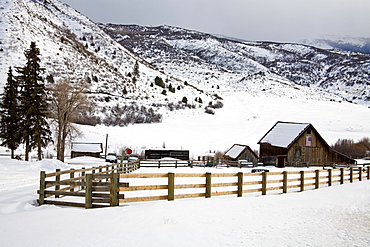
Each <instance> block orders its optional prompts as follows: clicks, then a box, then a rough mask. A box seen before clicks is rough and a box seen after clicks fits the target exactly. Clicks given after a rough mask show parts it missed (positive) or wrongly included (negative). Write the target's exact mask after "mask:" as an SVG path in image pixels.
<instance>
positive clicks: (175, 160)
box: [175, 160, 177, 168]
mask: <svg viewBox="0 0 370 247" xmlns="http://www.w3.org/2000/svg"><path fill="white" fill-rule="evenodd" d="M175 168H177V160H175Z"/></svg>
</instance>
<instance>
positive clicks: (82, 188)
mask: <svg viewBox="0 0 370 247" xmlns="http://www.w3.org/2000/svg"><path fill="white" fill-rule="evenodd" d="M85 174H86V172H85V167H82V174H81V176H82V179H81V182H82V183H83V182H85ZM84 189H85V186H84V185H83V184H82V185H81V190H84Z"/></svg>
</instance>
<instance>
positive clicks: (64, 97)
mask: <svg viewBox="0 0 370 247" xmlns="http://www.w3.org/2000/svg"><path fill="white" fill-rule="evenodd" d="M87 87H88V86H87V84H86V83H83V82H78V83H71V82H70V81H69V80H67V79H65V80H60V81H58V82H56V83H53V84H51V85H50V86H49V91H50V95H49V99H50V112H51V118H53V119H54V120H55V122H56V124H57V130H56V133H57V159H58V160H60V161H64V151H65V144H66V139H67V137H68V136H72V135H74V134H76V133H78V129H77V128H75V127H74V126H73V125H72V122H73V121H76V120H78V118H80V117H82V115H83V113H85V112H86V111H88V110H89V106H90V103H89V100H88V98H87V97H86V94H85V92H86V90H87Z"/></svg>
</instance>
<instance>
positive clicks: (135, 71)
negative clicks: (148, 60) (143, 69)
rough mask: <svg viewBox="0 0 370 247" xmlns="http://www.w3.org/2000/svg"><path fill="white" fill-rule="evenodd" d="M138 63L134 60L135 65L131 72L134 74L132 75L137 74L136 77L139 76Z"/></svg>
mask: <svg viewBox="0 0 370 247" xmlns="http://www.w3.org/2000/svg"><path fill="white" fill-rule="evenodd" d="M139 73H140V72H139V63H138V62H137V61H136V63H135V66H134V71H133V74H134V76H137V77H139Z"/></svg>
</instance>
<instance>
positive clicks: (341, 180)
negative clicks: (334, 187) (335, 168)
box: [340, 168, 344, 184]
mask: <svg viewBox="0 0 370 247" xmlns="http://www.w3.org/2000/svg"><path fill="white" fill-rule="evenodd" d="M343 183H344V168H340V184H343Z"/></svg>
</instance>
